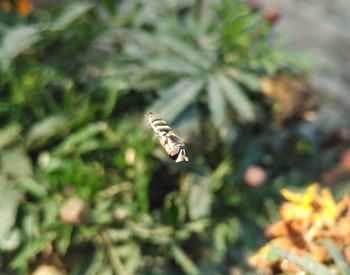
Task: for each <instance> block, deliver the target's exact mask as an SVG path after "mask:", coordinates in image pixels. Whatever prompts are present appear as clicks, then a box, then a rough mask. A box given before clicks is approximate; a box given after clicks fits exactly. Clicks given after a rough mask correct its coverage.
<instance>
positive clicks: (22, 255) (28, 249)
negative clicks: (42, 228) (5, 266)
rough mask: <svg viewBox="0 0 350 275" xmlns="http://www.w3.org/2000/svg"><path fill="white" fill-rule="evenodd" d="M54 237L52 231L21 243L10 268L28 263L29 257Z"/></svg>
mask: <svg viewBox="0 0 350 275" xmlns="http://www.w3.org/2000/svg"><path fill="white" fill-rule="evenodd" d="M54 238H55V234H54V233H50V234H46V235H45V236H41V238H40V239H35V240H31V241H29V242H27V243H25V244H24V245H23V248H21V250H20V251H19V253H17V255H16V256H15V258H14V259H13V261H12V262H11V264H10V265H11V268H14V269H17V268H22V267H23V265H26V264H28V261H29V259H30V258H32V257H34V256H35V255H37V254H38V253H39V252H40V251H42V250H43V249H44V248H45V247H46V246H47V245H48V244H49V243H51V242H52V240H53V239H54Z"/></svg>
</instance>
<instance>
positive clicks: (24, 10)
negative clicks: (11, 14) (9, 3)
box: [16, 0, 33, 16]
mask: <svg viewBox="0 0 350 275" xmlns="http://www.w3.org/2000/svg"><path fill="white" fill-rule="evenodd" d="M16 6H17V11H18V12H19V14H20V15H22V16H27V15H28V14H30V13H31V12H32V10H33V4H32V2H31V1H30V0H17V2H16Z"/></svg>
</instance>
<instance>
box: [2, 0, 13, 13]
mask: <svg viewBox="0 0 350 275" xmlns="http://www.w3.org/2000/svg"><path fill="white" fill-rule="evenodd" d="M1 7H2V9H3V11H4V12H10V10H11V3H10V0H3V1H2V3H1Z"/></svg>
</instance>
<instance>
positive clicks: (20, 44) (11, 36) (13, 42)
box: [0, 25, 40, 70]
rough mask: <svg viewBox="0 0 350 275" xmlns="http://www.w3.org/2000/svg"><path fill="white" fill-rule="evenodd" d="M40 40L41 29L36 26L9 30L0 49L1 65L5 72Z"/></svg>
mask: <svg viewBox="0 0 350 275" xmlns="http://www.w3.org/2000/svg"><path fill="white" fill-rule="evenodd" d="M39 39H40V29H39V27H38V26H36V25H26V26H21V27H16V28H13V29H9V30H8V31H7V32H6V34H5V36H4V37H3V40H2V45H1V47H0V65H1V67H2V69H3V70H6V69H7V67H8V66H9V65H10V64H11V62H12V60H13V59H14V58H15V57H17V56H18V55H20V54H22V53H24V52H25V51H27V50H28V49H30V48H31V47H32V46H33V45H34V44H35V43H36V42H38V41H39Z"/></svg>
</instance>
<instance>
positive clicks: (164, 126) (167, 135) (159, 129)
mask: <svg viewBox="0 0 350 275" xmlns="http://www.w3.org/2000/svg"><path fill="white" fill-rule="evenodd" d="M146 118H147V121H148V123H149V125H150V126H151V127H152V129H153V131H154V132H155V133H156V135H157V137H158V140H159V143H160V144H161V145H162V147H163V148H164V150H165V152H166V153H167V154H168V156H169V157H170V158H171V159H173V160H175V162H181V161H188V157H187V154H186V146H185V144H184V143H183V142H182V141H181V139H180V138H179V137H178V136H177V135H176V134H175V133H174V132H173V131H172V130H171V128H170V126H169V125H168V123H167V122H165V121H164V120H163V119H161V118H160V117H159V116H157V115H155V114H153V113H151V112H149V113H148V114H147V115H146Z"/></svg>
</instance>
